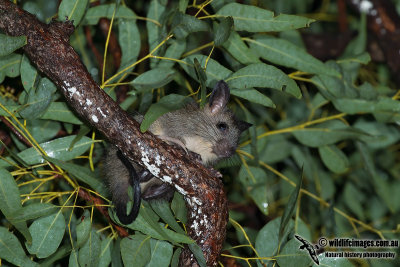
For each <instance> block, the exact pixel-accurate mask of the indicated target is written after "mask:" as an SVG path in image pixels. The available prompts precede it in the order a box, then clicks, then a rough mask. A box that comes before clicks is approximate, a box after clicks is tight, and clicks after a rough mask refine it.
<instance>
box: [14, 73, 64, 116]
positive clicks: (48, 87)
mask: <svg viewBox="0 0 400 267" xmlns="http://www.w3.org/2000/svg"><path fill="white" fill-rule="evenodd" d="M56 91H57V88H56V86H55V84H54V83H53V82H52V81H50V80H49V79H48V78H46V77H45V78H42V79H40V81H39V84H38V86H37V88H34V87H32V88H31V89H30V90H29V91H28V94H27V99H26V101H25V104H24V106H26V107H25V108H23V109H22V110H21V111H20V112H19V114H20V115H21V117H22V118H24V119H27V120H32V119H36V118H39V117H41V116H42V115H43V114H44V113H45V112H46V110H47V108H48V107H49V106H50V103H51V102H52V99H53V94H54V93H55V92H56Z"/></svg>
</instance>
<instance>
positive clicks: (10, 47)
mask: <svg viewBox="0 0 400 267" xmlns="http://www.w3.org/2000/svg"><path fill="white" fill-rule="evenodd" d="M0 44H1V46H0V57H3V56H7V55H9V54H11V53H12V52H14V51H15V50H17V49H18V48H20V47H23V46H24V45H26V36H16V37H14V36H8V35H5V34H2V33H0Z"/></svg>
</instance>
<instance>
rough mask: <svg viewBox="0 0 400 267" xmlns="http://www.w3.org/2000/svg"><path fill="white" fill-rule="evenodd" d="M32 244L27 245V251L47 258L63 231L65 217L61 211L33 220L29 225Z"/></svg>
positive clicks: (56, 246) (59, 241)
mask: <svg viewBox="0 0 400 267" xmlns="http://www.w3.org/2000/svg"><path fill="white" fill-rule="evenodd" d="M29 232H30V233H31V235H32V245H27V246H26V248H27V249H28V251H29V253H31V254H35V255H36V256H37V257H38V258H47V257H48V256H50V255H51V254H53V253H54V252H55V251H56V250H57V248H58V247H59V246H60V244H61V241H62V238H63V236H64V232H65V219H64V216H63V214H62V212H61V211H59V212H58V213H55V214H52V215H48V216H46V217H42V218H40V219H37V220H35V221H34V222H33V223H32V224H31V226H30V227H29Z"/></svg>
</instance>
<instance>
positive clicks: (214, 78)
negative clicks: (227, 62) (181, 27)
mask: <svg viewBox="0 0 400 267" xmlns="http://www.w3.org/2000/svg"><path fill="white" fill-rule="evenodd" d="M195 58H197V60H198V61H199V62H200V65H201V67H202V68H203V69H204V66H205V63H206V61H207V57H206V56H204V55H200V54H195V55H191V56H188V57H185V58H184V59H183V61H184V62H185V63H181V62H179V64H180V65H181V67H182V68H183V69H184V70H185V72H186V73H187V74H189V75H190V77H192V78H193V79H195V80H196V81H198V82H200V81H199V80H198V79H197V75H196V71H195V68H194V65H193V62H194V59H195ZM205 72H206V75H207V87H214V85H215V84H216V83H217V82H218V81H220V80H225V79H226V78H227V77H229V76H230V75H231V74H232V71H230V70H228V69H227V68H225V67H224V66H222V65H221V64H219V63H218V62H217V61H215V60H214V59H212V58H210V59H209V60H208V63H207V68H206V70H205Z"/></svg>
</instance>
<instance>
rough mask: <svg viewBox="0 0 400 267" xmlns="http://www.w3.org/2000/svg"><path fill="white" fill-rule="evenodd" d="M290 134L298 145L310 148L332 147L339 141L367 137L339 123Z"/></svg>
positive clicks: (329, 123)
mask: <svg viewBox="0 0 400 267" xmlns="http://www.w3.org/2000/svg"><path fill="white" fill-rule="evenodd" d="M292 134H293V135H294V137H295V138H296V139H297V140H298V141H299V142H300V143H302V144H304V145H306V146H310V147H320V146H324V145H332V144H334V143H336V142H338V141H341V140H345V139H353V138H361V137H362V136H367V134H366V133H364V132H362V131H359V130H356V129H354V128H352V127H350V126H347V125H345V124H344V123H342V122H339V121H329V122H325V123H321V124H319V125H317V126H314V127H312V128H311V127H310V128H304V129H300V130H295V131H293V132H292Z"/></svg>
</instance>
